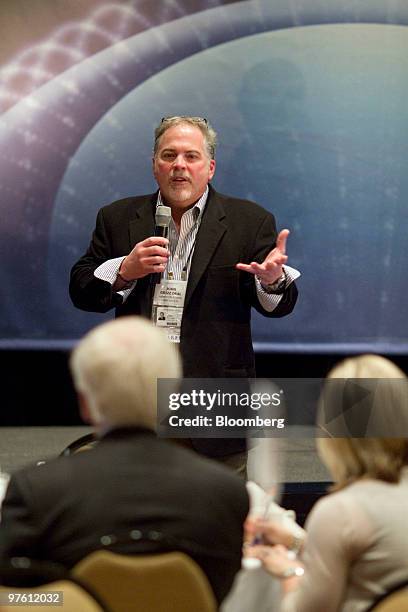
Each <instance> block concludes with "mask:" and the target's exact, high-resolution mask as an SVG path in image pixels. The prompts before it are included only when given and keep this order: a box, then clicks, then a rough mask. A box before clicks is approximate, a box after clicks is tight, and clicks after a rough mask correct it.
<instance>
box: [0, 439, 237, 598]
mask: <svg viewBox="0 0 408 612" xmlns="http://www.w3.org/2000/svg"><path fill="white" fill-rule="evenodd" d="M247 512H248V497H247V493H246V490H245V484H244V482H243V481H242V480H241V479H240V478H238V477H237V476H235V474H233V473H232V472H231V471H230V470H228V469H227V468H224V467H223V466H222V465H219V464H217V463H215V462H213V461H210V460H208V459H205V458H203V457H200V456H199V455H197V454H196V453H193V452H192V451H189V450H187V449H184V448H181V447H179V446H177V445H175V444H172V443H170V442H167V441H164V440H160V439H158V438H156V437H155V435H154V434H153V433H152V432H148V431H146V430H141V429H120V430H115V431H112V432H111V433H109V434H108V435H107V436H105V437H104V438H103V439H102V440H101V441H100V443H99V444H98V445H97V446H96V447H95V448H94V449H93V450H90V451H85V452H82V453H78V454H76V455H73V456H71V457H64V458H58V459H56V460H52V461H50V462H49V463H47V464H45V465H42V466H38V467H32V468H27V469H24V470H21V471H19V472H17V473H16V474H15V475H14V476H12V478H11V480H10V483H9V487H8V490H7V494H6V498H5V500H4V502H3V507H2V521H1V523H0V562H2V561H4V560H5V559H7V558H9V557H11V556H27V557H31V558H34V559H37V560H49V561H54V562H58V563H61V564H63V565H65V566H67V567H71V566H72V565H74V564H75V563H77V562H78V561H79V560H80V559H82V558H83V557H84V556H86V555H87V554H89V553H90V552H92V551H94V550H97V549H100V548H103V545H102V544H101V537H102V536H104V535H110V536H112V535H114V536H115V537H117V542H115V541H113V543H112V545H111V546H110V547H109V548H110V549H111V550H113V551H115V552H121V553H126V554H134V553H154V552H160V551H166V550H181V551H184V552H185V553H187V554H188V555H190V556H191V557H192V558H193V559H195V560H196V562H197V563H198V564H199V565H200V566H201V568H202V569H203V570H204V572H205V573H206V575H207V577H208V579H209V581H210V583H211V585H212V587H213V589H214V592H215V594H216V597H217V599H218V600H219V601H220V600H221V599H222V598H223V597H224V596H225V595H226V593H227V592H228V590H229V588H230V586H231V584H232V581H233V578H234V575H235V573H236V572H237V571H238V569H239V567H240V559H241V546H242V530H243V522H244V520H245V517H246V515H247ZM135 530H136V531H138V532H140V534H141V537H140V539H139V540H134V539H132V538H131V537H130V535H129V534H130V532H131V531H135Z"/></svg>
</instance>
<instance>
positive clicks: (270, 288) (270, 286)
mask: <svg viewBox="0 0 408 612" xmlns="http://www.w3.org/2000/svg"><path fill="white" fill-rule="evenodd" d="M257 278H258V280H259V282H260V283H261V287H262V289H263V290H264V291H266V292H267V293H283V292H284V291H285V288H286V273H285V271H283V272H282V274H281V275H280V277H279V278H278V279H276V280H275V281H274V282H273V283H265V282H264V281H263V280H262V279H261V278H259V276H258V277H257Z"/></svg>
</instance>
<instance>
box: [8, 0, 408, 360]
mask: <svg viewBox="0 0 408 612" xmlns="http://www.w3.org/2000/svg"><path fill="white" fill-rule="evenodd" d="M171 4H172V5H174V4H176V5H177V7H178V8H179V10H178V11H177V12H176V15H174V14H171V18H170V17H169V19H168V21H166V20H163V19H162V20H161V21H162V22H161V23H160V24H157V23H156V22H155V19H154V15H153V14H149V9H144V11H145V12H144V21H143V24H144V25H143V28H140V27H139V31H138V32H137V33H135V34H133V35H130V36H127V37H126V38H124V39H123V40H117V38H118V37H117V36H116V38H115V40H114V42H112V44H109V45H107V46H106V47H105V48H104V49H103V50H101V51H99V52H98V53H94V54H93V55H90V56H88V57H85V58H82V59H81V61H77V62H76V63H75V64H74V65H72V66H71V67H70V68H69V69H67V70H64V71H62V72H60V73H58V74H56V75H54V76H53V78H50V79H49V80H48V81H47V82H46V83H45V84H43V85H42V86H41V87H39V88H37V89H35V90H34V91H32V92H31V93H30V95H28V96H25V97H22V98H21V99H20V100H18V101H17V102H16V103H15V104H14V105H13V106H11V107H10V108H9V109H8V110H7V111H5V112H4V113H3V114H2V116H1V117H0V143H1V145H2V146H1V150H2V153H1V156H2V164H1V167H0V192H1V194H2V197H1V201H0V206H1V209H2V211H1V212H2V236H1V246H0V248H1V251H2V263H3V265H2V266H1V269H0V282H1V286H2V288H3V291H2V294H3V299H2V301H1V306H0V310H1V317H0V329H1V332H0V333H1V336H2V338H3V340H2V343H3V345H6V346H10V345H14V346H56V345H65V344H70V343H71V342H72V341H73V340H74V339H76V338H78V337H79V336H81V335H82V334H83V332H85V331H86V330H87V329H89V328H90V327H91V326H93V325H95V324H96V323H98V322H100V321H101V320H102V316H101V315H92V314H89V313H82V312H80V311H77V310H76V309H74V307H73V306H72V305H71V303H70V301H69V298H68V294H67V285H68V274H69V269H70V267H71V266H72V264H73V263H74V262H75V260H76V259H77V258H78V257H79V256H80V255H81V254H82V253H83V252H84V250H85V248H86V246H87V244H88V241H89V238H90V234H91V232H92V229H93V226H94V221H95V216H96V212H97V210H98V209H99V208H100V206H102V205H103V204H106V203H108V202H110V201H112V200H114V199H117V198H120V197H124V196H127V195H131V194H141V193H148V192H151V191H153V190H154V188H155V184H154V181H153V179H152V176H151V161H150V158H151V149H152V132H153V129H154V127H155V125H156V124H157V123H158V121H160V118H161V117H162V116H164V115H171V114H194V115H202V116H206V117H208V118H209V119H210V120H211V122H212V124H213V125H214V126H215V128H216V129H217V131H218V133H219V140H220V146H219V151H218V155H217V164H218V165H217V173H216V176H215V179H214V181H213V184H214V186H215V187H216V189H218V190H219V191H221V192H225V193H230V194H234V195H238V196H242V197H246V198H250V199H254V200H256V201H257V202H259V203H260V204H262V205H263V206H264V207H266V208H268V209H269V210H271V211H272V212H273V213H274V214H275V216H276V217H277V221H278V225H279V227H280V228H282V227H289V228H290V229H291V230H292V233H291V236H290V240H289V245H288V247H289V255H290V263H291V265H293V266H294V267H297V268H299V269H300V270H301V271H302V274H303V276H302V278H301V280H300V281H299V282H298V285H299V289H300V298H299V302H298V305H297V307H296V309H295V311H294V313H293V314H292V315H291V316H289V317H287V318H285V319H282V320H277V321H273V320H272V321H269V320H265V319H262V318H261V317H258V316H254V324H253V330H254V340H255V342H256V347H257V348H258V349H260V350H290V351H296V350H299V351H316V350H322V351H325V350H327V351H345V352H353V351H362V350H376V351H383V352H389V353H397V352H407V350H408V329H407V324H406V317H405V313H406V312H407V306H408V291H407V290H408V275H407V273H406V270H405V255H406V252H407V246H408V239H407V231H406V228H405V222H406V221H407V218H408V214H407V204H406V202H407V198H408V178H407V173H406V170H405V165H406V159H407V149H408V105H407V102H406V101H407V99H408V79H407V75H408V28H407V23H408V6H407V3H406V2H405V1H404V0H400V1H396V0H393V1H391V0H390V1H389V2H387V1H384V0H383V1H378V2H377V1H375V0H366V1H358V0H355V1H353V2H345V1H343V2H341V1H334V0H333V1H332V2H331V3H330V6H328V3H327V2H324V1H323V0H322V1H317V0H316V1H313V0H308V1H307V2H306V1H304V2H303V1H302V0H294V1H293V2H290V3H288V2H287V1H283V0H282V1H279V0H276V1H273V0H269V1H267V0H257V1H255V0H251V1H248V2H246V1H242V2H235V3H225V4H223V3H221V2H220V3H219V2H214V1H212V2H208V3H205V2H204V3H203V2H201V4H200V3H189V2H187V1H186V2H181V1H179V2H176V3H174V2H173V3H171ZM139 5H140V3H138V2H134V3H133V4H132V3H130V4H129V5H128V7H127V9H126V10H133V11H136V10H137V9H138V6H139ZM204 5H205V6H204ZM110 6H111V5H110ZM129 7H130V8H129ZM111 9H112V7H111ZM139 9H140V7H139ZM193 9H194V10H193ZM150 10H151V9H150ZM118 11H119V13H120V11H121V7H120V6H116V8H115V10H114V11H113V12H112V14H113V15H116V18H117V14H118ZM91 19H92V15H91ZM163 21H164V22H163ZM114 23H117V20H116V22H115V20H113V18H112V28H113V27H114ZM138 23H139V25H140V23H141V20H139V22H138ZM78 27H80V24H79V26H78ZM105 27H106V26H105ZM140 29H142V31H140Z"/></svg>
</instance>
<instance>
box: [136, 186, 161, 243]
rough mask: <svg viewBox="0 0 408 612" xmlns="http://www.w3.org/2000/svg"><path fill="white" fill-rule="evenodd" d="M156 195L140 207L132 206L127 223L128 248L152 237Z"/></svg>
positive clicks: (149, 197) (147, 199)
mask: <svg viewBox="0 0 408 612" xmlns="http://www.w3.org/2000/svg"><path fill="white" fill-rule="evenodd" d="M156 200H157V193H154V194H152V195H151V196H148V197H147V198H146V201H145V202H143V203H142V204H141V205H140V206H133V208H132V211H131V217H132V219H131V220H130V221H129V241H130V248H131V249H133V247H134V246H135V245H136V244H137V243H138V242H141V241H142V240H144V239H145V238H147V237H148V236H154V215H155V210H156V206H155V203H156Z"/></svg>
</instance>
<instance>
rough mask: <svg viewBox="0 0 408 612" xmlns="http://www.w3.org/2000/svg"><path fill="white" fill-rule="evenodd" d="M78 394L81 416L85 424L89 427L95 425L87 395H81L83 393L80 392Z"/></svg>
mask: <svg viewBox="0 0 408 612" xmlns="http://www.w3.org/2000/svg"><path fill="white" fill-rule="evenodd" d="M77 394H78V404H79V414H80V415H81V419H82V420H83V422H84V423H87V424H88V425H93V424H94V423H93V420H92V416H91V411H90V410H89V404H88V401H87V399H86V397H85V395H84V394H83V393H81V391H78V392H77Z"/></svg>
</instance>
